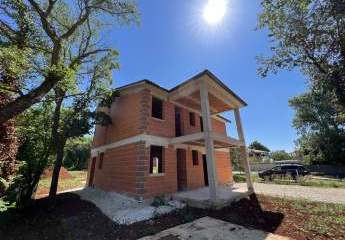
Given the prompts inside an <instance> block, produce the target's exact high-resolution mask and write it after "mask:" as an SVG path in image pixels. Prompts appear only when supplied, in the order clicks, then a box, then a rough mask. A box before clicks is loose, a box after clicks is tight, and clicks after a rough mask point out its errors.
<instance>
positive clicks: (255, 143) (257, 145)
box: [248, 140, 270, 152]
mask: <svg viewBox="0 0 345 240" xmlns="http://www.w3.org/2000/svg"><path fill="white" fill-rule="evenodd" d="M248 147H249V148H251V149H255V150H261V151H266V152H269V151H270V150H269V149H268V147H266V146H265V145H263V144H262V143H260V142H259V141H256V140H255V141H253V142H252V143H251V144H249V146H248Z"/></svg>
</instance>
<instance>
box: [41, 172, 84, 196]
mask: <svg viewBox="0 0 345 240" xmlns="http://www.w3.org/2000/svg"><path fill="white" fill-rule="evenodd" d="M69 173H70V174H71V178H66V179H61V178H60V179H59V185H58V191H65V190H68V189H73V188H80V187H84V186H85V182H86V175H87V172H86V171H69ZM50 181H51V178H50V177H48V178H42V179H41V180H40V182H39V184H38V189H37V195H42V194H47V193H48V191H49V188H50Z"/></svg>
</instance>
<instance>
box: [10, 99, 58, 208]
mask: <svg viewBox="0 0 345 240" xmlns="http://www.w3.org/2000/svg"><path fill="white" fill-rule="evenodd" d="M51 118H52V106H51V104H50V103H45V104H41V105H39V106H37V107H34V108H31V109H30V110H27V111H26V112H25V113H24V114H22V115H20V116H19V117H18V119H17V132H18V138H19V140H20V146H19V149H18V154H17V159H18V160H19V162H20V167H19V170H18V173H17V175H16V176H15V178H14V179H13V180H12V182H11V185H10V187H9V189H8V191H7V193H6V198H7V199H8V200H9V201H10V202H16V205H17V207H24V206H26V205H28V204H29V203H30V202H31V200H32V197H33V195H34V193H35V191H36V188H37V185H38V182H39V179H40V177H41V174H42V173H43V170H44V169H45V168H46V167H47V165H48V164H49V162H51V160H52V159H51V157H52V156H51V155H52V149H51V131H50V128H51Z"/></svg>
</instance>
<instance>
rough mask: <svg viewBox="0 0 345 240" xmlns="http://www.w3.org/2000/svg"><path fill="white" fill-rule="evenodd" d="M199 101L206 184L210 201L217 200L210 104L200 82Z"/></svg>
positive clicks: (203, 84) (204, 86)
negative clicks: (206, 176)
mask: <svg viewBox="0 0 345 240" xmlns="http://www.w3.org/2000/svg"><path fill="white" fill-rule="evenodd" d="M200 101H201V113H202V119H203V124H204V139H205V148H206V162H207V174H208V184H209V190H210V200H211V201H216V200H217V185H218V179H217V170H216V162H215V158H214V141H213V137H212V122H211V113H210V103H209V100H208V90H207V87H206V84H205V82H201V86H200Z"/></svg>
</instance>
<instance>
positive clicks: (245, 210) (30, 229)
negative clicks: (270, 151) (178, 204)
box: [0, 193, 345, 240]
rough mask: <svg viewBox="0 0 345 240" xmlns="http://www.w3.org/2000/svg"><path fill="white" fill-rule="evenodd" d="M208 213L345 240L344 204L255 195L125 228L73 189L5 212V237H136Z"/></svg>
mask: <svg viewBox="0 0 345 240" xmlns="http://www.w3.org/2000/svg"><path fill="white" fill-rule="evenodd" d="M204 216H210V217H213V218H216V219H221V220H224V221H227V222H231V223H234V224H239V225H243V226H245V227H249V228H255V229H261V230H264V231H267V232H272V233H276V234H279V235H282V236H288V237H292V238H295V239H322V240H323V239H345V237H344V236H345V224H344V222H343V221H344V219H345V207H344V206H343V205H334V204H325V203H322V204H320V203H311V202H296V201H291V200H285V199H279V198H271V197H265V196H258V198H257V197H256V196H252V198H251V199H250V200H249V199H243V200H241V201H239V202H237V203H235V204H233V205H232V206H230V207H227V208H224V209H221V210H200V209H194V208H186V209H184V210H180V211H176V212H174V213H171V214H168V215H164V216H161V217H159V218H156V219H153V220H148V221H143V222H139V223H135V224H132V225H129V226H120V225H116V224H115V223H113V222H112V221H111V220H110V219H109V218H107V217H106V216H105V215H104V214H103V213H102V212H101V211H100V210H99V209H98V208H97V207H95V205H93V204H92V203H90V202H87V201H83V200H81V199H80V198H79V196H77V195H75V194H73V193H64V194H59V195H58V197H57V199H56V202H55V206H54V207H52V206H51V205H50V204H48V201H47V199H46V198H43V199H39V200H36V202H35V204H34V205H33V206H32V207H30V208H28V209H25V210H21V211H18V210H9V211H7V212H3V213H0V239H1V240H7V239H28V240H31V239H32V240H33V239H56V240H59V239H83V240H84V239H94V240H98V239H137V238H140V237H143V236H147V235H151V234H155V233H158V232H160V231H162V230H164V229H168V228H171V227H174V226H176V225H179V224H182V223H187V222H190V221H193V220H195V219H198V218H201V217H204ZM339 216H340V217H339ZM320 219H321V220H322V222H319V221H320Z"/></svg>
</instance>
